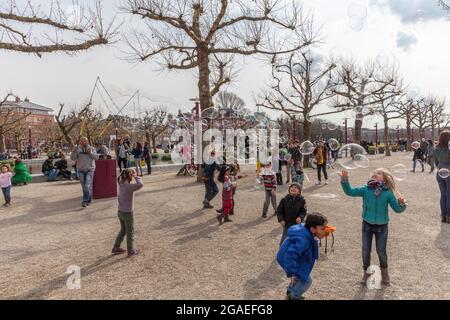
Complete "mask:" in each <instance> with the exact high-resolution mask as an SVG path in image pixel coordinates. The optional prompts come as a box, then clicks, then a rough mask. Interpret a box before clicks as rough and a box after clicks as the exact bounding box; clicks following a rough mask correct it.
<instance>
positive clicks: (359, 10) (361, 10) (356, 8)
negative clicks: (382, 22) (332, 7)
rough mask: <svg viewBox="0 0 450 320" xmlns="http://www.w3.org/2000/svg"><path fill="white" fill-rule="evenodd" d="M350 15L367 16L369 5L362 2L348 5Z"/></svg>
mask: <svg viewBox="0 0 450 320" xmlns="http://www.w3.org/2000/svg"><path fill="white" fill-rule="evenodd" d="M348 16H349V17H361V18H366V17H367V6H365V5H364V4H362V3H358V2H353V3H351V4H350V5H349V6H348Z"/></svg>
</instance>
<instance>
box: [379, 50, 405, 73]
mask: <svg viewBox="0 0 450 320" xmlns="http://www.w3.org/2000/svg"><path fill="white" fill-rule="evenodd" d="M375 60H376V63H377V65H378V66H379V67H380V68H381V69H382V70H385V71H389V70H392V69H393V68H395V69H396V68H398V67H399V66H400V62H399V60H398V59H397V56H396V55H395V54H394V53H392V52H380V53H379V54H378V55H377V57H376V59H375Z"/></svg>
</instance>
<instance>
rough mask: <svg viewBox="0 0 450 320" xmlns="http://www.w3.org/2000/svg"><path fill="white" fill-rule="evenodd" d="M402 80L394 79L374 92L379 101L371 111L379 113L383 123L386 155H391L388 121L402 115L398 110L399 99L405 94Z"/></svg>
mask: <svg viewBox="0 0 450 320" xmlns="http://www.w3.org/2000/svg"><path fill="white" fill-rule="evenodd" d="M402 91H403V88H402V81H401V80H396V81H395V82H394V83H393V84H391V85H389V86H387V87H385V88H383V90H380V91H377V92H376V93H374V98H375V99H376V100H378V101H380V102H379V104H378V105H376V106H374V108H373V111H374V112H376V113H378V114H380V115H381V116H382V118H383V123H384V146H385V152H386V153H385V154H386V156H388V157H390V156H391V149H390V148H389V121H390V120H394V119H399V118H401V117H402V112H401V110H400V101H401V100H402V99H403V98H404V96H405V94H403V93H402Z"/></svg>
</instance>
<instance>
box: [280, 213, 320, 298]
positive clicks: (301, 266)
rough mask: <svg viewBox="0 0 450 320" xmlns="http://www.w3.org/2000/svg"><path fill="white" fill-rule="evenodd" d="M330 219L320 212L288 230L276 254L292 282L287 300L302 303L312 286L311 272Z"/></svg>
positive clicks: (310, 215) (288, 289) (308, 216)
mask: <svg viewBox="0 0 450 320" xmlns="http://www.w3.org/2000/svg"><path fill="white" fill-rule="evenodd" d="M327 224H328V221H327V218H326V217H325V216H323V215H322V214H320V213H311V214H309V215H307V216H306V221H305V223H304V224H297V225H294V226H292V227H290V228H289V230H288V232H287V238H286V239H285V240H284V241H283V244H282V245H281V247H280V250H279V251H278V254H277V261H278V263H279V264H280V266H281V267H282V268H283V270H284V271H285V272H286V275H287V277H288V278H291V283H290V284H289V286H288V288H287V299H288V300H303V299H304V297H303V294H304V293H305V292H306V291H308V289H309V288H310V287H311V284H312V279H311V271H312V269H313V267H314V263H315V261H316V260H317V258H318V257H319V245H318V241H317V239H316V238H318V239H322V238H324V237H325V236H326V226H327Z"/></svg>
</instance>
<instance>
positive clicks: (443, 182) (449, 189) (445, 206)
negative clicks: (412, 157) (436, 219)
mask: <svg viewBox="0 0 450 320" xmlns="http://www.w3.org/2000/svg"><path fill="white" fill-rule="evenodd" d="M436 177H437V182H438V184H439V190H440V191H441V215H443V216H450V177H448V178H446V179H443V178H441V177H440V176H439V175H436Z"/></svg>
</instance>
